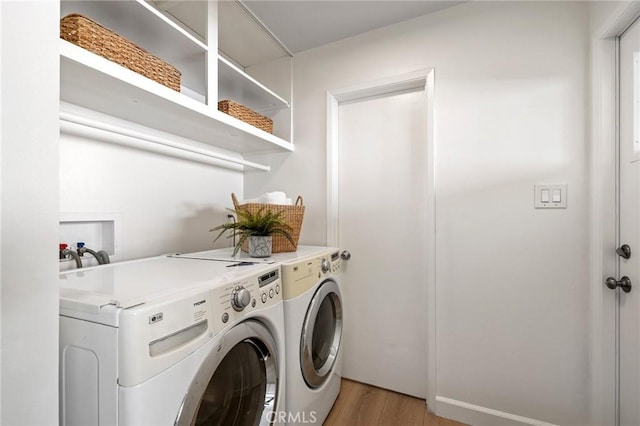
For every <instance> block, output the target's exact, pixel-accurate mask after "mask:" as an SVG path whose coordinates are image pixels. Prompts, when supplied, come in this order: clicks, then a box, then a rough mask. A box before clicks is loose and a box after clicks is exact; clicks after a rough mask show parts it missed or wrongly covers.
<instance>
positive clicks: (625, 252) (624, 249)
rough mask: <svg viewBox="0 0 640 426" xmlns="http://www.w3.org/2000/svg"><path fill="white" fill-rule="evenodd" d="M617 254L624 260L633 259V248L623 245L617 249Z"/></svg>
mask: <svg viewBox="0 0 640 426" xmlns="http://www.w3.org/2000/svg"><path fill="white" fill-rule="evenodd" d="M616 254H617V255H618V256H620V257H621V258H623V259H629V258H630V257H631V247H629V244H623V245H621V246H620V247H618V248H617V249H616Z"/></svg>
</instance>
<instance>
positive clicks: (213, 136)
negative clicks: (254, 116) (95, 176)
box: [60, 0, 293, 155]
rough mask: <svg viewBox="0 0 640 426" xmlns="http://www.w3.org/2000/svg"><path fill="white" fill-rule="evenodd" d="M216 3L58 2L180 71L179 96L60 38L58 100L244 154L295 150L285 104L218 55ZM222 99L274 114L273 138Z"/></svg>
mask: <svg viewBox="0 0 640 426" xmlns="http://www.w3.org/2000/svg"><path fill="white" fill-rule="evenodd" d="M223 3H224V2H223ZM219 7H221V3H216V2H147V1H145V0H121V1H88V0H81V1H76V0H63V1H61V4H60V16H61V17H63V16H66V15H68V14H70V13H79V14H81V15H84V16H86V17H88V18H91V19H93V20H94V21H96V22H97V23H99V24H101V25H103V26H105V27H106V28H109V29H110V30H112V31H114V32H116V33H117V34H119V35H121V36H122V37H124V38H126V39H128V40H130V41H131V42H133V43H135V44H136V45H138V46H140V47H141V48H143V49H145V50H147V51H148V52H149V53H151V54H153V55H156V56H158V57H159V58H162V59H163V60H165V61H166V62H168V63H170V64H171V65H173V66H175V67H176V68H178V70H180V71H181V72H182V81H181V83H182V88H181V93H179V92H176V91H174V90H171V89H169V88H167V87H165V86H163V85H161V84H159V83H157V82H155V81H153V80H150V79H148V78H146V77H144V76H142V75H139V74H137V73H135V72H133V71H131V70H129V69H127V68H125V67H123V66H120V65H119V64H116V63H114V62H111V61H109V60H107V59H105V58H103V57H101V56H99V55H96V54H94V53H92V52H89V51H87V50H85V49H83V48H80V47H78V46H76V45H74V44H72V43H69V42H67V41H65V40H60V99H61V101H63V102H68V103H70V104H75V105H78V106H80V107H84V108H88V109H91V110H94V111H97V112H100V113H104V114H108V115H110V116H113V117H116V118H121V119H124V120H127V121H129V122H133V123H137V124H140V125H143V126H146V127H149V128H152V129H157V130H159V131H161V132H165V133H168V134H172V135H176V136H178V137H181V138H186V139H190V140H193V141H196V142H200V143H204V144H207V145H210V146H214V147H217V148H222V149H225V150H229V151H232V152H236V153H240V154H243V155H244V154H257V153H266V152H274V151H276V152H277V151H293V144H292V143H291V142H290V141H289V140H287V139H290V136H291V128H290V127H291V123H290V122H287V121H284V122H283V121H282V119H281V118H280V117H281V114H280V111H283V110H286V109H287V108H289V102H288V101H287V100H286V99H284V98H283V97H281V96H279V95H278V94H276V93H274V92H273V91H272V90H270V89H269V88H267V87H266V86H265V85H264V84H262V83H261V82H259V81H257V80H256V79H255V78H254V77H252V76H250V75H248V74H247V73H246V72H245V71H244V70H243V69H242V68H240V67H238V66H236V65H234V63H233V62H231V61H228V60H227V59H225V58H223V57H221V56H220V55H218V53H217V50H218V49H217V47H218V46H217V44H218V42H217V40H218V37H217V35H218V32H219V30H220V28H219V26H218V24H219V19H218V15H217V9H218V8H219ZM223 9H224V7H223ZM202 15H205V16H204V17H203V16H202ZM178 17H179V18H178ZM184 19H186V20H187V23H185V22H183V20H184ZM203 23H206V25H207V28H202V27H203V25H204V24H203ZM194 27H196V28H194ZM207 33H208V36H207ZM202 40H206V42H203V41H202ZM207 43H208V44H209V45H210V46H208V45H207ZM285 87H286V86H285ZM222 99H231V100H234V101H236V102H239V103H242V104H243V105H246V106H247V107H249V108H251V109H253V110H255V111H258V112H260V113H262V114H264V115H267V116H270V117H272V118H274V119H275V118H277V120H276V127H277V129H276V134H277V135H278V136H274V135H273V134H270V133H267V132H265V131H263V130H260V129H258V128H256V127H253V126H251V125H249V124H246V123H244V122H242V121H240V120H238V119H236V118H234V117H231V116H229V115H227V114H224V113H222V112H219V111H218V108H217V101H218V100H222ZM289 113H290V111H289ZM281 123H282V124H281ZM283 138H284V139H283Z"/></svg>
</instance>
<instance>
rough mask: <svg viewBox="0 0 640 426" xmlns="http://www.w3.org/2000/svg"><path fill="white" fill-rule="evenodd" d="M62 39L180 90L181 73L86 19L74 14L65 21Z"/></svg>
mask: <svg viewBox="0 0 640 426" xmlns="http://www.w3.org/2000/svg"><path fill="white" fill-rule="evenodd" d="M60 38H62V39H64V40H67V41H68V42H70V43H73V44H75V45H77V46H80V47H82V48H83V49H86V50H88V51H90V52H93V53H95V54H96V55H100V56H102V57H103V58H106V59H108V60H110V61H112V62H115V63H118V64H120V65H122V66H124V67H126V68H129V69H130V70H131V71H134V72H137V73H138V74H142V75H143V76H145V77H147V78H150V79H152V80H155V81H157V82H158V83H160V84H163V85H165V86H167V87H169V88H170V89H173V90H175V91H178V92H179V91H180V78H181V73H180V71H178V70H177V69H176V68H175V67H173V66H171V65H169V64H168V63H166V62H164V61H163V60H162V59H160V58H158V57H156V56H153V55H152V54H150V53H149V52H147V51H145V50H144V49H142V48H140V47H138V46H136V45H135V44H133V43H132V42H130V41H129V40H127V39H126V38H124V37H122V36H120V35H118V34H116V33H114V32H113V31H111V30H109V29H107V28H105V27H103V26H102V25H100V24H98V23H97V22H95V21H92V20H91V19H89V18H87V17H86V16H82V15H79V14H77V13H73V14H71V15H67V16H65V17H64V18H62V19H61V20H60Z"/></svg>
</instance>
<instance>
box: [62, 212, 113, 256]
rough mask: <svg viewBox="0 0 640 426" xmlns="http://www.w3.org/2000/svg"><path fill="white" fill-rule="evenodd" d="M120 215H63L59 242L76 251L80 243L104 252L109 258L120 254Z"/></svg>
mask: <svg viewBox="0 0 640 426" xmlns="http://www.w3.org/2000/svg"><path fill="white" fill-rule="evenodd" d="M119 229H120V215H119V214H117V213H61V214H60V227H59V242H60V243H66V244H68V245H69V248H70V249H72V250H76V248H77V247H76V246H77V243H78V242H83V243H84V244H85V247H87V248H90V249H92V250H95V251H99V250H104V251H106V252H107V253H108V254H109V256H112V257H113V256H116V255H117V254H118V252H119V250H118V243H119V238H118V237H119Z"/></svg>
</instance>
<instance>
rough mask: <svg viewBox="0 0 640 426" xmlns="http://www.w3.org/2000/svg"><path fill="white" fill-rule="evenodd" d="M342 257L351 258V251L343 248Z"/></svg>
mask: <svg viewBox="0 0 640 426" xmlns="http://www.w3.org/2000/svg"><path fill="white" fill-rule="evenodd" d="M340 257H341V258H342V260H349V259H351V253H349V250H342V253H340Z"/></svg>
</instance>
